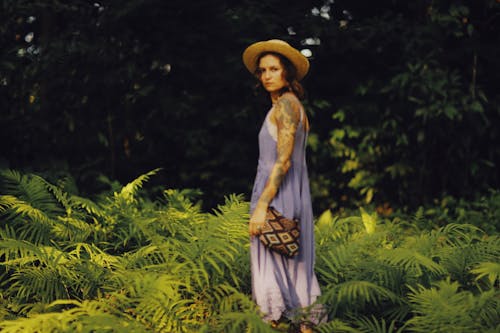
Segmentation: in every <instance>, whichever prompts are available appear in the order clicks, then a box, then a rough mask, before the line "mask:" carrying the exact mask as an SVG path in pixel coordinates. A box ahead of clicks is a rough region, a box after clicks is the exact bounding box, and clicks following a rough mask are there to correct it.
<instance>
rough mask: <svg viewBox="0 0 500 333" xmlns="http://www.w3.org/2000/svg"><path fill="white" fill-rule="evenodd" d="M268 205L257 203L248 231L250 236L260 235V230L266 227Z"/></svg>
mask: <svg viewBox="0 0 500 333" xmlns="http://www.w3.org/2000/svg"><path fill="white" fill-rule="evenodd" d="M266 215H267V205H264V204H257V206H256V207H255V209H254V211H253V214H252V216H251V217H250V223H249V225H248V232H249V234H250V237H252V236H258V235H260V230H261V229H262V228H263V227H264V222H265V221H266Z"/></svg>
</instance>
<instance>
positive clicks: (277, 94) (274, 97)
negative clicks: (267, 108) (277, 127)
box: [269, 91, 281, 105]
mask: <svg viewBox="0 0 500 333" xmlns="http://www.w3.org/2000/svg"><path fill="white" fill-rule="evenodd" d="M269 96H270V97H271V102H272V103H273V105H274V104H276V102H277V101H278V99H279V98H280V96H281V94H280V92H278V91H274V92H272V93H270V94H269Z"/></svg>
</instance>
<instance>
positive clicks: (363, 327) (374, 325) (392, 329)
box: [352, 315, 402, 333]
mask: <svg viewBox="0 0 500 333" xmlns="http://www.w3.org/2000/svg"><path fill="white" fill-rule="evenodd" d="M352 320H353V323H354V324H355V325H356V326H357V328H358V329H359V331H360V332H364V333H397V332H401V331H402V328H399V329H397V327H396V321H395V320H393V321H391V322H390V323H389V325H388V324H387V322H386V321H385V319H384V318H380V319H378V318H376V317H375V316H373V315H372V316H371V317H370V318H368V317H365V316H361V317H355V318H352Z"/></svg>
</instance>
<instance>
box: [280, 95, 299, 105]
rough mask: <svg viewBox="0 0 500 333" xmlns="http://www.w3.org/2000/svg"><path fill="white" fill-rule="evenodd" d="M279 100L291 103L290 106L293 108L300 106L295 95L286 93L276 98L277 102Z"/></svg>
mask: <svg viewBox="0 0 500 333" xmlns="http://www.w3.org/2000/svg"><path fill="white" fill-rule="evenodd" d="M280 100H286V101H288V102H289V103H292V105H294V106H295V105H298V106H301V105H302V103H301V102H300V100H299V98H298V97H297V96H295V94H294V93H292V92H286V93H284V94H282V95H281V96H280V98H278V101H280Z"/></svg>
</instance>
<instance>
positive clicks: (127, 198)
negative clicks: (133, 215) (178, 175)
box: [114, 168, 161, 204]
mask: <svg viewBox="0 0 500 333" xmlns="http://www.w3.org/2000/svg"><path fill="white" fill-rule="evenodd" d="M160 170H161V168H158V169H154V170H151V171H149V172H147V173H145V174H142V175H140V176H139V177H137V178H136V179H134V180H133V181H131V182H130V183H128V184H127V185H125V186H124V187H123V188H122V189H121V191H120V193H115V195H114V197H115V199H122V200H123V201H124V202H125V203H126V204H133V203H134V202H135V201H136V199H135V196H136V194H137V191H138V190H139V189H141V188H142V186H143V185H144V183H145V182H147V181H148V180H149V178H150V177H152V176H154V175H156V174H157V173H158V172H159V171H160Z"/></svg>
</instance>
